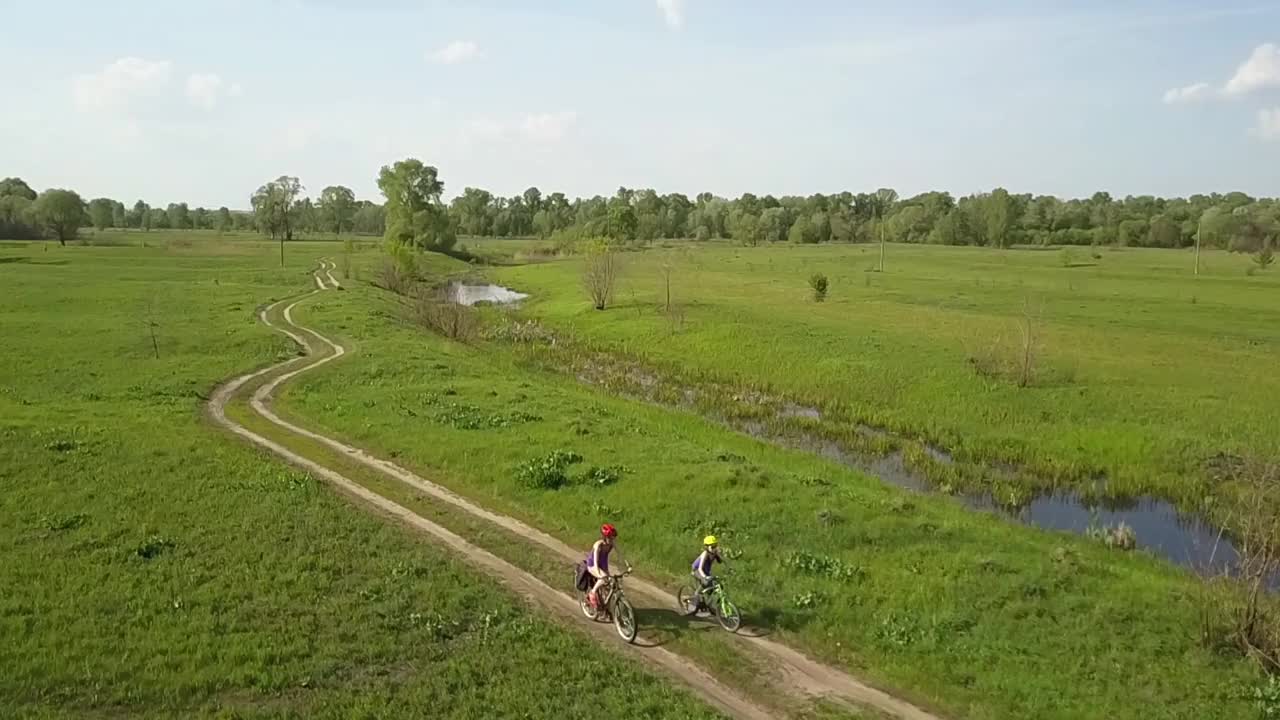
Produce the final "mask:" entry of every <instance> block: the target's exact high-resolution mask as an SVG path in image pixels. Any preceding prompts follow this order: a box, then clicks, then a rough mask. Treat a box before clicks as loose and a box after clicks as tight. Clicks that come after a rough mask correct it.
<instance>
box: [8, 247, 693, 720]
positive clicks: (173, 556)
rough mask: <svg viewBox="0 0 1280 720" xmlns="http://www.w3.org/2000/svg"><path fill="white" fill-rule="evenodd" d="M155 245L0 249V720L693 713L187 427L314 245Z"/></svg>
mask: <svg viewBox="0 0 1280 720" xmlns="http://www.w3.org/2000/svg"><path fill="white" fill-rule="evenodd" d="M174 239H177V240H183V239H184V238H182V237H177V238H174ZM149 245H151V247H148V248H141V247H106V248H102V247H68V248H58V247H56V246H54V247H49V248H48V249H47V250H46V249H45V248H44V246H43V245H41V244H38V243H33V244H27V245H5V246H3V247H0V286H3V287H4V288H5V293H4V294H3V297H0V329H2V330H3V332H4V336H5V337H6V338H7V339H8V341H7V342H5V343H4V344H3V346H2V347H0V418H2V419H0V440H2V441H0V517H3V518H4V519H5V520H4V522H3V523H0V557H2V558H3V562H0V588H4V589H5V590H4V591H3V592H0V638H3V641H2V642H0V716H3V717H67V716H76V717H122V716H127V717H174V716H201V715H209V716H214V715H216V716H219V717H341V718H348V717H386V716H416V717H428V716H429V717H459V718H489V717H495V716H506V717H514V716H530V717H547V716H552V715H566V716H587V715H589V714H592V713H603V714H605V715H611V716H616V717H637V716H642V717H709V716H712V715H713V713H712V712H711V711H709V710H708V709H707V708H706V707H705V706H703V705H701V704H699V703H697V702H695V701H694V700H692V699H691V698H690V697H689V696H688V694H686V693H685V692H683V691H680V690H677V689H674V688H673V687H672V686H671V685H670V684H669V683H668V682H666V681H663V680H660V679H658V678H656V677H655V676H653V675H651V674H650V673H648V672H646V671H641V670H639V669H638V668H637V667H636V666H635V665H634V664H632V663H631V662H630V661H625V660H622V659H619V657H617V656H616V655H614V654H612V653H607V652H601V650H600V649H599V647H598V646H597V645H596V644H595V643H594V642H592V641H589V640H587V639H586V638H584V637H582V636H580V635H579V634H578V633H576V632H574V631H571V630H566V629H564V628H561V627H559V626H556V625H554V624H552V623H550V622H548V621H544V620H542V619H540V618H538V617H537V616H535V615H532V614H531V613H530V612H529V610H528V609H527V608H526V606H525V605H524V604H523V603H521V602H520V601H518V600H516V599H515V598H513V597H511V596H509V595H508V594H507V593H505V592H503V591H501V590H500V589H498V588H497V586H495V584H494V583H493V582H492V581H491V580H488V579H486V578H484V577H482V576H480V575H478V574H476V573H475V572H473V571H471V570H469V569H468V568H467V567H466V566H465V565H464V564H462V563H461V562H460V561H458V560H456V559H454V558H452V557H451V556H449V555H447V554H445V553H444V552H443V551H440V550H437V549H436V548H434V547H432V546H431V545H429V544H427V543H425V542H423V541H421V540H420V539H418V538H417V537H416V536H414V535H413V534H411V533H410V532H408V531H407V530H405V529H403V528H401V527H400V526H398V525H394V524H391V523H388V522H387V521H385V520H384V519H383V518H380V517H376V516H373V515H370V514H368V513H366V512H365V511H363V510H361V509H359V508H356V507H353V506H352V505H351V504H350V503H348V502H347V501H345V500H343V499H342V498H340V497H339V496H337V495H336V494H334V493H333V492H331V491H330V490H329V489H328V487H327V486H325V485H324V484H322V483H321V482H319V481H317V480H314V479H312V478H311V477H309V476H307V475H305V474H302V473H299V472H297V471H294V470H292V469H290V468H288V467H287V466H285V465H282V464H281V463H280V462H278V461H276V460H274V459H273V458H271V457H268V456H265V455H263V454H260V453H258V452H256V451H254V450H252V449H250V448H249V447H247V446H246V445H244V444H243V443H242V442H240V441H238V440H236V439H233V438H232V437H231V436H229V435H227V434H224V433H222V432H220V431H218V430H217V429H216V428H215V427H214V426H212V425H211V424H210V423H209V422H208V421H206V420H205V419H204V417H203V405H204V399H203V398H204V396H205V395H207V393H208V392H209V391H210V390H211V389H212V387H213V386H214V385H215V384H216V383H217V382H218V381H220V380H222V379H225V378H227V377H229V376H232V375H235V374H238V373H240V372H243V371H245V370H248V369H250V368H252V367H255V366H261V365H265V364H267V363H270V362H274V361H276V360H278V359H280V358H282V357H288V356H291V355H292V354H294V352H295V350H294V348H293V347H291V346H290V344H289V343H288V342H287V341H286V340H285V339H284V338H282V337H280V336H278V335H275V334H273V333H271V332H270V331H268V330H267V329H266V328H264V327H262V326H261V325H260V324H258V323H257V322H256V320H255V318H254V309H255V307H257V306H258V305H259V304H261V303H264V302H266V301H268V300H269V299H273V298H279V297H284V296H286V295H289V294H293V293H295V292H297V291H299V290H301V289H305V288H307V287H310V286H311V285H310V277H309V275H308V273H307V269H308V268H310V267H312V266H314V261H315V259H316V258H317V257H319V256H320V255H322V254H332V253H333V251H334V248H333V246H332V245H327V244H326V245H308V244H305V243H298V244H295V245H294V246H291V247H290V248H289V249H288V251H287V259H288V263H289V264H288V266H287V267H286V268H285V269H280V268H278V267H276V262H277V255H276V247H275V246H274V245H271V244H270V243H261V242H256V241H249V240H243V241H235V242H218V241H215V240H214V239H213V238H211V237H210V238H205V237H203V236H200V237H197V238H195V239H194V242H192V243H190V244H188V243H186V242H178V243H163V244H161V243H149ZM148 307H150V308H151V310H148ZM148 321H154V322H155V323H157V328H156V331H157V336H158V344H159V348H160V355H161V356H160V358H159V359H156V358H154V356H153V354H152V346H151V341H150V339H149V336H148V332H147V329H146V326H145V324H144V323H146V322H148ZM550 669H554V670H550ZM549 672H552V674H551V675H548V673H549ZM597 678H608V679H609V680H608V682H603V683H602V682H598V681H597ZM597 689H598V690H599V692H600V693H602V694H601V695H600V696H599V697H600V699H599V700H597V699H596V696H595V694H594V693H595V692H596V691H597Z"/></svg>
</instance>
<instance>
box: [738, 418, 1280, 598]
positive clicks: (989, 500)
mask: <svg viewBox="0 0 1280 720" xmlns="http://www.w3.org/2000/svg"><path fill="white" fill-rule="evenodd" d="M752 434H753V435H757V437H758V436H759V435H758V434H757V433H752ZM771 440H773V441H775V442H778V443H781V444H785V445H787V446H790V447H796V448H797V449H808V450H811V451H813V452H816V453H818V454H819V455H822V456H823V457H826V458H828V459H831V460H834V461H836V462H838V463H840V464H842V465H845V466H848V467H852V468H855V469H857V470H861V471H862V472H864V473H866V474H868V475H872V476H874V477H878V478H880V479H881V480H882V481H884V482H886V483H889V484H890V485H894V486H895V487H900V488H903V489H906V490H911V491H913V492H920V493H936V492H938V490H937V488H936V487H935V486H934V485H933V484H932V483H931V482H930V481H929V480H928V479H927V478H925V477H924V476H923V475H921V474H920V473H917V472H915V471H913V470H911V469H910V468H908V467H907V465H906V463H905V461H904V459H903V454H902V452H901V451H895V452H893V453H890V454H888V455H885V456H883V457H864V456H862V455H859V454H855V453H850V452H848V451H846V450H845V449H844V448H841V447H840V446H839V445H837V444H836V443H833V442H831V441H829V440H821V439H817V438H812V437H811V438H808V439H807V441H800V442H797V441H796V440H795V439H794V438H791V439H786V440H783V439H781V438H771ZM926 452H928V453H929V455H930V456H931V457H933V459H934V460H937V461H939V462H949V461H950V456H949V455H947V454H946V453H945V451H942V450H941V449H939V448H932V447H927V448H926ZM951 497H954V498H955V499H956V500H957V501H958V502H960V503H961V504H963V505H965V506H966V507H968V508H971V509H973V510H982V511H987V512H996V513H1000V514H1002V515H1005V516H1006V517H1010V518H1013V519H1015V520H1017V521H1019V522H1022V523H1024V524H1027V525H1031V526H1032V527H1037V528H1041V529H1044V530H1054V531H1064V532H1070V533H1075V534H1077V535H1084V534H1085V533H1087V532H1088V531H1089V530H1090V529H1091V528H1114V527H1116V526H1118V525H1120V524H1121V523H1124V524H1125V525H1128V526H1129V527H1130V528H1133V531H1134V535H1135V536H1136V537H1135V541H1136V547H1137V548H1138V549H1142V550H1146V551H1148V552H1150V553H1152V554H1153V555H1156V556H1158V557H1161V558H1164V559H1165V560H1168V561H1169V562H1172V563H1174V564H1176V565H1180V566H1183V567H1189V568H1192V569H1196V570H1199V571H1202V572H1210V573H1214V574H1217V573H1220V572H1224V571H1227V572H1229V571H1230V570H1231V569H1232V568H1234V567H1235V565H1236V563H1237V561H1238V560H1239V557H1240V556H1239V552H1238V551H1237V550H1236V547H1235V545H1234V544H1233V543H1232V541H1231V539H1230V538H1229V537H1227V536H1226V535H1225V534H1222V533H1220V532H1219V529H1218V528H1216V527H1214V526H1213V525H1211V524H1209V523H1208V522H1206V521H1205V520H1204V519H1203V518H1200V517H1197V516H1194V515H1188V514H1186V513H1183V512H1180V511H1179V510H1178V509H1177V507H1176V506H1174V505H1173V503H1170V502H1168V501H1166V500H1161V499H1160V498H1156V497H1151V496H1141V497H1138V498H1135V499H1133V500H1130V501H1114V502H1108V501H1098V500H1094V499H1088V498H1085V497H1083V496H1082V495H1081V494H1079V493H1076V492H1069V491H1067V492H1057V493H1053V494H1051V495H1040V496H1037V497H1035V498H1034V499H1032V500H1031V501H1030V502H1029V503H1027V504H1025V505H1022V506H1021V507H1018V508H1010V507H1008V506H1005V505H1002V504H1001V503H999V502H997V501H996V500H995V498H993V497H992V496H991V494H990V493H964V492H957V493H954V494H952V495H951ZM1277 582H1280V578H1277V579H1276V580H1275V581H1273V583H1272V584H1273V585H1274V584H1276V583H1277Z"/></svg>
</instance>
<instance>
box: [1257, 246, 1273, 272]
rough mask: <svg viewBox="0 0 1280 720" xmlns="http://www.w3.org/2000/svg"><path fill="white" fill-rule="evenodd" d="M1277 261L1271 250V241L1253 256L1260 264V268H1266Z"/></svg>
mask: <svg viewBox="0 0 1280 720" xmlns="http://www.w3.org/2000/svg"><path fill="white" fill-rule="evenodd" d="M1275 261H1276V258H1275V255H1274V254H1273V253H1272V252H1271V243H1267V244H1266V245H1263V246H1262V249H1261V250H1259V251H1258V252H1257V254H1256V255H1254V256H1253V262H1254V263H1255V264H1256V265H1257V266H1258V269H1259V270H1266V269H1267V268H1269V267H1271V263H1273V262H1275Z"/></svg>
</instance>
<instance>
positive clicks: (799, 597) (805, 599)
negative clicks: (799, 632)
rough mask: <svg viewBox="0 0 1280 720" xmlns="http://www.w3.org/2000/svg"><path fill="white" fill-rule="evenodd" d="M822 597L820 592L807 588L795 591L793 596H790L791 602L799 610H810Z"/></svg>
mask: <svg viewBox="0 0 1280 720" xmlns="http://www.w3.org/2000/svg"><path fill="white" fill-rule="evenodd" d="M824 599H825V598H824V597H823V595H822V593H820V592H818V591H816V590H809V591H807V592H802V593H797V594H796V596H795V597H793V598H791V604H792V605H794V606H795V607H797V608H799V609H800V610H812V609H813V608H816V607H817V606H819V605H821V604H822V601H823V600H824Z"/></svg>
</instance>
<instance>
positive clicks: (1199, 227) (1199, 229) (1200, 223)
mask: <svg viewBox="0 0 1280 720" xmlns="http://www.w3.org/2000/svg"><path fill="white" fill-rule="evenodd" d="M1203 234H1204V213H1200V219H1199V220H1197V221H1196V275H1197V276H1199V275H1200V236H1201V235H1203Z"/></svg>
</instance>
